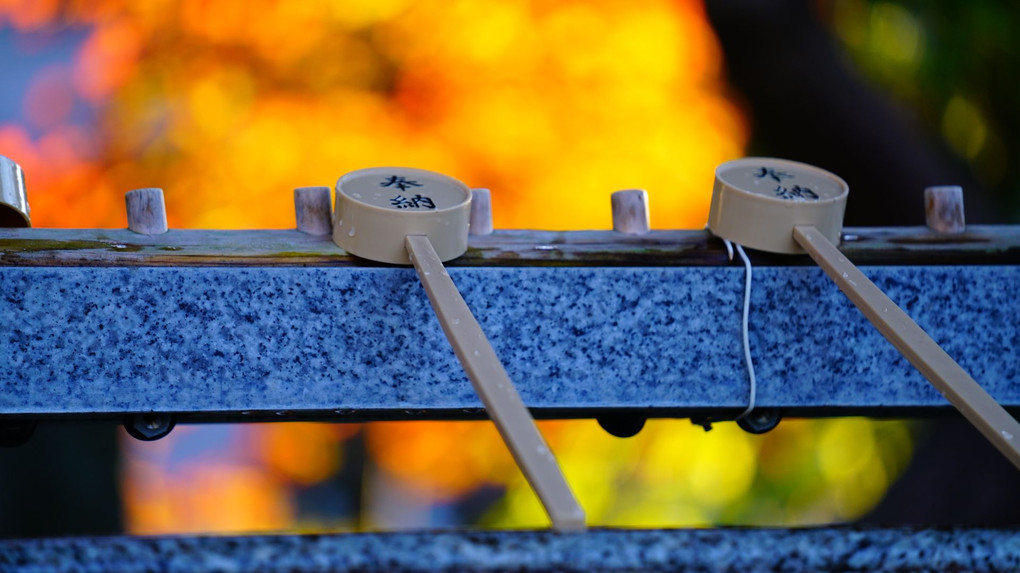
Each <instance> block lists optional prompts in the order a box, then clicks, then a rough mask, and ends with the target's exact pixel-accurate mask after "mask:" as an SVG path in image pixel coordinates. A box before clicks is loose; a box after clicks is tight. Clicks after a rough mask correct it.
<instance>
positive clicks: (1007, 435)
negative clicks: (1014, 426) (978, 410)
mask: <svg viewBox="0 0 1020 573" xmlns="http://www.w3.org/2000/svg"><path fill="white" fill-rule="evenodd" d="M999 433H1000V434H1002V437H1003V438H1006V439H1007V440H1012V439H1013V434H1010V433H1009V432H1007V431H1006V430H1002V431H1001V432H999Z"/></svg>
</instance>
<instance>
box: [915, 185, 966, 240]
mask: <svg viewBox="0 0 1020 573" xmlns="http://www.w3.org/2000/svg"><path fill="white" fill-rule="evenodd" d="M924 220H925V224H926V225H928V228H929V229H931V230H932V231H935V232H936V233H946V234H956V233H962V232H963V231H964V230H965V229H966V227H967V226H966V223H965V222H964V219H963V188H962V187H960V186H959V185H944V186H939V187H928V188H927V189H925V190H924Z"/></svg>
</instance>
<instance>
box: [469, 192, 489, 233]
mask: <svg viewBox="0 0 1020 573" xmlns="http://www.w3.org/2000/svg"><path fill="white" fill-rule="evenodd" d="M468 234H470V235H491V234H492V197H491V195H490V193H489V190H488V189H472V190H471V225H470V226H469V227H468Z"/></svg>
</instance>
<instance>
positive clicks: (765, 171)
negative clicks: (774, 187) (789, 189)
mask: <svg viewBox="0 0 1020 573" xmlns="http://www.w3.org/2000/svg"><path fill="white" fill-rule="evenodd" d="M758 169H759V171H758V172H757V173H755V174H754V176H755V177H757V178H758V179H762V178H764V177H771V178H772V179H774V180H775V181H776V182H777V183H782V181H783V179H790V178H792V177H793V175H790V174H789V173H787V172H785V171H776V170H775V169H772V168H769V167H759V168H758Z"/></svg>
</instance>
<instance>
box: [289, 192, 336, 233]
mask: <svg viewBox="0 0 1020 573" xmlns="http://www.w3.org/2000/svg"><path fill="white" fill-rule="evenodd" d="M332 215H333V212H332V209H331V207H330V205H329V187H298V188H297V189H294V216H295V218H296V219H297V229H298V231H301V232H302V233H308V234H309V235H329V234H330V233H332V232H333V223H332V221H331V217H332Z"/></svg>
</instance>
